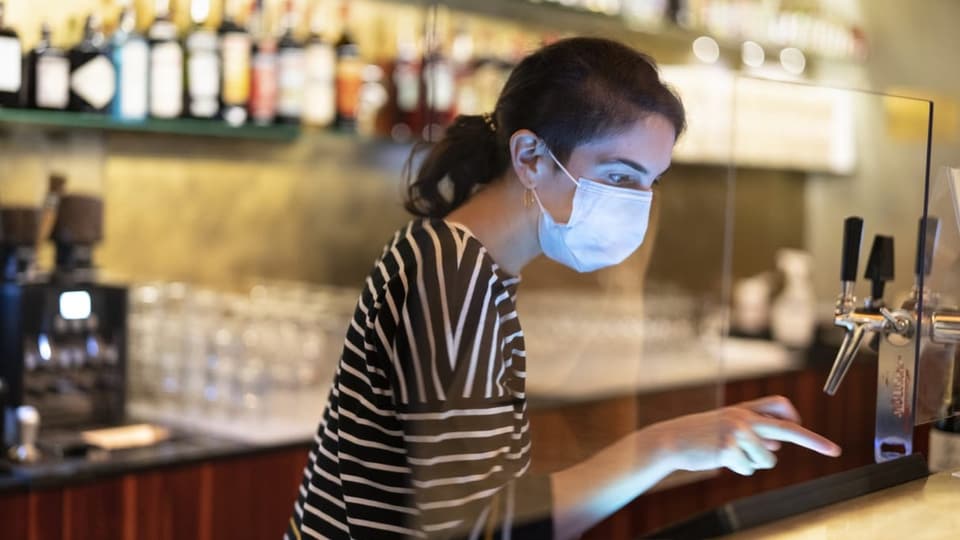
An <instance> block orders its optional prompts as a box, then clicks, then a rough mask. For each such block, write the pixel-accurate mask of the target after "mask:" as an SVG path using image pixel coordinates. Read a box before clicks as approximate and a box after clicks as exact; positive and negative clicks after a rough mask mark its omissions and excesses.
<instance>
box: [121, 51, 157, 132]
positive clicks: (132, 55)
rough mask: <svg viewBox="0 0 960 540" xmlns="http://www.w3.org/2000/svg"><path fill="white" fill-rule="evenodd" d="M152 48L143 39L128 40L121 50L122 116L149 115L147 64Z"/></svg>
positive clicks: (135, 117)
mask: <svg viewBox="0 0 960 540" xmlns="http://www.w3.org/2000/svg"><path fill="white" fill-rule="evenodd" d="M149 56H150V48H149V47H148V46H147V43H146V42H145V41H143V40H140V39H137V40H132V41H128V42H127V43H125V44H124V45H123V48H122V49H121V50H120V66H119V69H120V94H119V98H118V99H119V100H120V107H119V111H120V117H121V118H130V119H139V118H143V117H145V116H146V115H147V73H148V71H147V66H148V65H149V64H148V60H149Z"/></svg>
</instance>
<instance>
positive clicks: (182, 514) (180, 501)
mask: <svg viewBox="0 0 960 540" xmlns="http://www.w3.org/2000/svg"><path fill="white" fill-rule="evenodd" d="M201 469H202V467H201V466H190V467H177V468H170V469H160V470H155V471H149V472H144V473H140V474H137V475H131V476H129V477H127V478H128V480H129V481H130V482H131V483H132V485H133V489H132V490H131V491H130V492H128V495H132V499H133V500H132V501H130V500H128V501H127V504H128V508H129V511H130V513H129V514H128V515H129V516H130V517H129V519H127V521H126V524H127V534H126V538H127V539H128V540H133V539H138V540H139V539H143V540H178V539H181V538H200V537H201V529H200V523H201V519H200V511H201V508H202V505H201V498H202V497H203V496H204V493H203V489H202V486H201V479H202V475H201Z"/></svg>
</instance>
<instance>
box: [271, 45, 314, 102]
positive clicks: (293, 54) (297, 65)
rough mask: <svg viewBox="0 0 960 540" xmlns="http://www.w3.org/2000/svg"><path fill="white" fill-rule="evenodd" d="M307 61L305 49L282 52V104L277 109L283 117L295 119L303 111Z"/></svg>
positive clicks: (288, 49) (283, 50) (282, 50)
mask: <svg viewBox="0 0 960 540" xmlns="http://www.w3.org/2000/svg"><path fill="white" fill-rule="evenodd" d="M306 59H307V57H306V53H304V51H303V49H295V48H285V49H281V50H280V102H279V104H278V106H277V109H278V111H279V112H280V114H281V115H283V116H286V117H291V118H295V117H298V116H300V114H301V112H302V111H303V87H304V85H305V84H306V76H305V75H306V74H305V73H304V71H305V70H306Z"/></svg>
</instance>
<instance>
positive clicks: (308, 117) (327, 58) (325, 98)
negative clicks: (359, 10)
mask: <svg viewBox="0 0 960 540" xmlns="http://www.w3.org/2000/svg"><path fill="white" fill-rule="evenodd" d="M323 23H324V19H323V13H322V12H321V11H320V9H319V8H318V4H316V3H315V4H314V5H313V12H312V14H311V17H310V39H309V40H308V41H307V46H306V64H307V65H306V74H307V79H306V81H305V87H304V91H303V99H304V101H303V122H304V123H305V124H307V125H311V126H319V127H327V126H330V125H331V124H333V122H334V120H335V119H336V116H337V102H336V92H335V84H336V65H337V53H336V51H335V50H334V48H333V45H331V44H330V43H329V42H328V41H326V40H324V39H323V26H324V24H323Z"/></svg>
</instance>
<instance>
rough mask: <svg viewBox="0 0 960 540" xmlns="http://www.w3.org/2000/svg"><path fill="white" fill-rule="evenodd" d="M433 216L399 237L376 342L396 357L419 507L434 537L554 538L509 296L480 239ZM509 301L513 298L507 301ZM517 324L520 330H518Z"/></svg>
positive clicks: (423, 527) (419, 523) (397, 389)
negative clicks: (518, 368) (517, 363)
mask: <svg viewBox="0 0 960 540" xmlns="http://www.w3.org/2000/svg"><path fill="white" fill-rule="evenodd" d="M467 240H468V239H467V238H466V237H464V236H463V235H461V234H458V231H455V230H453V229H451V228H447V227H433V226H431V225H429V224H427V225H425V226H424V228H423V229H421V230H419V231H416V235H415V237H414V236H412V237H410V238H408V239H407V242H405V243H401V244H398V245H397V246H396V247H395V248H394V249H396V250H397V253H395V254H394V255H395V257H393V260H394V261H396V264H397V265H399V266H403V268H394V269H391V270H393V271H392V272H391V273H392V274H393V276H394V277H393V278H392V279H389V280H387V282H386V287H387V288H388V290H387V291H385V294H384V302H385V305H382V306H379V310H378V312H377V315H376V322H375V326H376V327H377V335H378V336H379V337H380V338H381V339H379V340H377V343H376V346H377V347H378V348H380V349H381V350H380V351H379V352H381V353H382V354H383V355H384V356H385V357H386V358H388V359H389V363H390V364H391V367H392V368H393V369H392V370H391V371H392V373H391V379H392V380H391V386H393V387H394V396H395V400H396V408H397V416H398V419H399V420H400V424H401V426H402V428H403V429H402V431H403V440H404V447H405V449H406V459H407V463H408V466H409V468H410V471H411V474H410V478H411V483H412V487H413V496H412V499H413V500H412V501H411V502H412V504H414V505H415V508H416V513H415V518H414V521H415V523H413V524H411V526H412V527H413V528H414V529H416V530H418V531H421V532H422V533H424V534H425V535H426V536H428V537H431V538H434V537H436V538H459V537H468V538H489V537H502V538H511V537H513V538H552V516H551V511H550V500H551V494H550V485H549V479H548V478H546V477H535V476H532V475H530V474H528V468H529V466H530V452H529V450H530V434H529V422H528V420H527V411H526V399H525V396H524V394H523V383H522V380H518V379H516V378H514V377H513V375H512V374H513V373H514V372H515V371H514V370H513V369H511V367H512V365H511V364H512V353H513V349H511V348H510V347H509V346H508V343H509V341H508V338H509V336H508V335H505V334H506V333H507V332H509V331H510V329H511V328H516V329H517V330H518V329H519V326H517V325H516V322H515V321H514V323H513V326H511V325H510V324H507V323H508V322H510V319H515V318H516V313H515V311H513V308H512V305H513V304H512V301H511V302H507V303H505V302H504V299H505V298H506V296H507V293H506V291H505V290H504V288H503V286H502V285H501V284H500V281H499V277H498V275H497V271H496V269H495V267H494V265H493V263H492V260H491V259H490V258H489V256H487V255H485V253H484V248H483V246H482V245H481V244H480V243H479V242H476V241H472V242H469V241H467ZM505 306H510V307H509V308H505ZM518 333H519V332H518Z"/></svg>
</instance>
